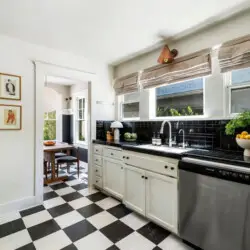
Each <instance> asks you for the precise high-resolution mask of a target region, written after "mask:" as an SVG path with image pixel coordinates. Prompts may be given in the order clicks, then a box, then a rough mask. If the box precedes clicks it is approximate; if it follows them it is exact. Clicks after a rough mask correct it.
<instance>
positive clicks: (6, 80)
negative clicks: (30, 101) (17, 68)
mask: <svg viewBox="0 0 250 250" xmlns="http://www.w3.org/2000/svg"><path fill="white" fill-rule="evenodd" d="M21 81H22V78H21V76H16V75H9V74H4V73H0V99H7V100H21V85H22V83H21Z"/></svg>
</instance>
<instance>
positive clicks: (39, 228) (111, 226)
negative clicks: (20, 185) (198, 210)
mask: <svg viewBox="0 0 250 250" xmlns="http://www.w3.org/2000/svg"><path fill="white" fill-rule="evenodd" d="M0 249H1V250H13V249H19V250H20V249H22V250H31V249H41V250H57V249H64V250H73V249H84V250H115V249H121V250H152V249H154V250H160V249H162V250H191V249H192V248H190V247H189V246H187V245H185V244H184V243H183V242H182V241H181V240H179V239H178V238H177V237H175V236H173V235H171V234H170V233H169V232H168V231H166V230H165V229H163V228H161V227H159V226H157V225H155V224H154V223H151V222H149V221H147V220H146V219H145V218H143V217H140V216H138V215H137V214H135V213H134V212H132V211H130V210H129V209H127V208H126V207H125V206H124V205H122V204H121V202H119V201H117V200H115V199H113V198H111V197H108V196H106V195H105V194H103V193H101V192H99V191H98V190H95V189H88V188H87V184H86V183H84V181H83V180H77V179H75V177H73V176H72V177H71V180H69V181H67V182H64V183H59V184H55V185H51V186H46V187H44V203H43V205H40V206H37V207H33V208H30V209H27V210H24V211H21V212H20V213H14V214H13V213H12V214H9V215H6V216H5V217H3V218H1V221H0Z"/></svg>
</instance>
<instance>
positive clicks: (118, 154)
mask: <svg viewBox="0 0 250 250" xmlns="http://www.w3.org/2000/svg"><path fill="white" fill-rule="evenodd" d="M103 156H106V157H109V158H113V159H118V160H121V158H122V151H121V150H119V149H117V150H116V149H111V148H104V149H103Z"/></svg>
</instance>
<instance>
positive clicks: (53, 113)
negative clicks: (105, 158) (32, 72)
mask: <svg viewBox="0 0 250 250" xmlns="http://www.w3.org/2000/svg"><path fill="white" fill-rule="evenodd" d="M88 85H89V83H88V82H87V81H86V82H83V81H81V82H77V81H74V80H71V79H68V78H64V77H57V76H49V75H48V76H46V77H45V83H44V93H43V94H44V126H43V153H44V159H43V166H44V168H43V170H44V173H43V174H44V175H43V177H44V185H45V186H46V189H45V190H47V191H48V192H47V193H46V194H44V200H45V201H46V200H47V199H49V198H52V197H51V196H53V197H56V196H57V195H58V194H57V193H56V192H54V189H55V188H56V189H57V187H58V188H59V189H61V188H63V189H62V192H63V193H62V194H61V193H60V194H59V195H66V194H69V193H71V191H72V192H73V191H74V190H76V189H80V188H82V189H83V188H86V187H88V140H89V138H88V137H89V136H88V117H89V107H88V106H89V104H88V100H89V98H88V93H89V92H88Z"/></svg>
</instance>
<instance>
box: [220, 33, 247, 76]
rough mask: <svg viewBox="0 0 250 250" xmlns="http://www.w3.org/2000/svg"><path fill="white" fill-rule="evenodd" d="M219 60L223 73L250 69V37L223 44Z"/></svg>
mask: <svg viewBox="0 0 250 250" xmlns="http://www.w3.org/2000/svg"><path fill="white" fill-rule="evenodd" d="M218 58H219V63H220V68H221V72H223V73H224V72H228V71H232V70H236V69H242V68H247V67H250V35H247V36H244V37H241V38H238V39H235V40H232V41H229V42H226V43H224V44H222V46H221V47H220V49H219V56H218Z"/></svg>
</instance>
